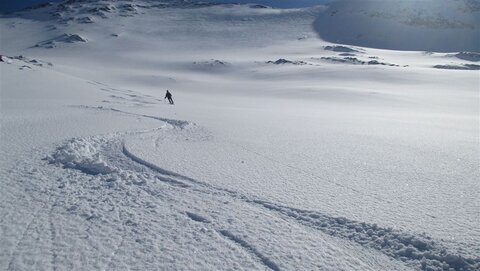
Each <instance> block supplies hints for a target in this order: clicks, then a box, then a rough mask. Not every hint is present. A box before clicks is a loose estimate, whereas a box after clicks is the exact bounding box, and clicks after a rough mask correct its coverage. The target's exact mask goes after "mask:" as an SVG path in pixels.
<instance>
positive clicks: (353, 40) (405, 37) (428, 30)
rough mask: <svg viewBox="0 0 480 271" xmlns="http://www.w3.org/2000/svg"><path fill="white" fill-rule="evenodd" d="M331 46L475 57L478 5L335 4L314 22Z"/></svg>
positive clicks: (470, 1) (449, 1)
mask: <svg viewBox="0 0 480 271" xmlns="http://www.w3.org/2000/svg"><path fill="white" fill-rule="evenodd" d="M315 29H316V30H317V31H318V33H319V35H320V36H321V37H322V38H323V39H325V40H328V41H330V42H336V43H344V44H350V45H358V46H367V47H374V48H384V49H394V50H415V51H437V52H453V51H474V52H480V2H479V1H478V0H442V1H436V0H422V1H417V0H404V1H380V0H361V1H356V0H339V1H335V2H333V3H332V4H330V5H329V8H328V10H327V12H325V13H323V14H321V15H320V16H319V18H318V19H317V20H316V22H315Z"/></svg>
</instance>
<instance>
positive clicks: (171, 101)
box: [164, 90, 175, 104]
mask: <svg viewBox="0 0 480 271" xmlns="http://www.w3.org/2000/svg"><path fill="white" fill-rule="evenodd" d="M164 99H168V102H169V103H170V104H175V103H174V102H173V99H172V93H170V91H168V90H167V93H166V94H165V98H164Z"/></svg>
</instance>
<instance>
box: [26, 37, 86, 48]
mask: <svg viewBox="0 0 480 271" xmlns="http://www.w3.org/2000/svg"><path fill="white" fill-rule="evenodd" d="M78 42H87V39H85V38H82V37H81V36H80V35H77V34H62V35H60V36H58V37H55V38H53V39H49V40H46V41H42V42H39V43H37V44H36V45H35V47H42V48H55V47H56V46H57V43H78Z"/></svg>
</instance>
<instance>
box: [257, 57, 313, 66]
mask: <svg viewBox="0 0 480 271" xmlns="http://www.w3.org/2000/svg"><path fill="white" fill-rule="evenodd" d="M265 63H267V64H275V65H283V64H293V65H308V63H307V62H305V61H291V60H287V59H284V58H280V59H278V60H276V61H267V62H265Z"/></svg>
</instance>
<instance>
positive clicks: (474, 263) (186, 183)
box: [9, 106, 480, 270]
mask: <svg viewBox="0 0 480 271" xmlns="http://www.w3.org/2000/svg"><path fill="white" fill-rule="evenodd" d="M80 107H81V108H86V109H95V110H108V111H113V112H117V113H119V114H125V115H131V116H137V117H144V118H151V119H155V120H159V121H161V122H164V123H165V125H163V126H161V127H159V128H156V129H152V130H148V131H134V132H126V133H117V134H111V135H106V136H97V137H89V138H86V139H85V138H84V139H73V140H71V141H69V142H68V143H67V144H66V145H65V146H62V147H60V148H58V149H57V150H56V152H55V153H54V154H52V155H50V156H49V157H48V158H47V159H48V160H49V161H50V163H52V164H60V165H62V166H63V167H65V168H71V169H75V170H80V171H82V172H83V173H85V174H88V175H105V176H109V175H116V176H112V178H118V177H119V176H120V178H121V176H122V172H129V173H131V174H129V176H130V177H131V176H135V177H134V178H133V179H132V183H133V184H135V185H137V187H139V188H140V189H142V190H143V191H145V192H147V193H148V194H150V195H151V196H152V197H156V196H158V194H157V192H155V191H151V190H150V188H148V185H146V184H147V183H148V182H150V181H152V179H153V181H161V182H163V183H165V184H166V185H168V186H172V187H175V188H178V189H186V190H188V191H189V192H191V193H197V194H205V195H209V196H211V197H213V198H215V197H217V198H218V200H222V199H224V198H225V197H226V198H230V199H231V200H234V201H240V202H244V203H247V204H248V205H249V206H251V207H252V208H260V209H264V210H268V211H269V212H271V213H272V214H273V215H274V216H276V217H281V218H283V219H286V220H288V221H291V222H294V223H297V224H300V225H302V226H305V227H308V228H311V229H315V230H318V231H320V232H322V233H325V234H328V235H330V236H333V237H336V238H341V239H343V240H348V241H352V242H355V243H357V244H359V245H361V246H364V247H366V248H369V249H375V250H377V251H379V252H381V253H383V254H385V255H387V256H389V257H391V258H393V259H396V260H401V261H403V262H405V263H407V265H409V266H413V267H415V268H422V269H424V270H445V269H444V268H447V269H446V270H449V269H448V268H451V269H453V270H478V268H480V259H478V258H466V257H463V256H462V255H456V254H454V253H449V252H448V251H447V250H446V249H445V248H444V247H443V246H442V245H441V244H439V243H437V242H436V241H435V240H432V239H431V238H430V237H428V236H427V235H425V234H411V233H406V232H401V231H398V230H393V229H391V228H382V227H380V226H378V225H376V224H369V223H365V222H358V221H353V220H350V219H348V218H345V217H332V216H329V215H326V214H323V213H321V212H318V211H311V210H300V209H296V208H292V207H289V206H283V205H281V204H277V203H273V202H269V201H268V200H265V199H260V198H255V197H254V196H251V195H244V194H241V193H238V192H236V191H231V190H228V189H224V188H220V187H216V186H214V185H211V184H209V183H207V182H203V181H200V180H196V179H193V178H190V177H188V176H183V175H181V174H178V173H175V172H172V171H169V170H166V169H163V168H161V167H159V166H158V165H155V164H152V163H149V162H147V161H145V160H143V159H142V158H141V157H138V156H136V155H135V154H134V153H132V152H131V151H130V150H129V149H128V147H127V146H126V144H125V140H126V139H125V138H126V137H128V136H137V135H150V136H158V133H160V132H161V133H163V134H162V135H163V136H168V133H169V132H182V130H185V129H197V128H198V126H196V125H195V124H192V123H189V122H187V121H180V120H172V119H166V118H161V117H156V116H149V115H143V114H136V113H130V112H126V111H121V110H118V109H115V108H105V107H89V106H80ZM82 146H84V147H86V148H85V149H86V150H87V153H84V152H83V153H82V151H78V150H79V149H80V150H81V149H82ZM259 155H261V154H259ZM295 169H296V168H295ZM142 174H143V175H142ZM54 206H55V204H54ZM54 206H52V208H54ZM183 215H185V216H186V217H188V218H189V219H191V220H192V221H194V222H198V223H202V224H205V225H208V227H210V228H213V230H214V231H215V232H217V233H218V234H219V235H221V236H223V237H224V238H225V239H226V240H228V241H230V242H233V243H235V244H236V245H237V246H238V247H240V248H242V249H244V250H245V251H246V252H247V253H248V254H250V255H251V256H252V257H253V258H256V259H257V261H258V262H259V263H261V264H262V265H264V266H265V268H267V269H270V270H280V269H281V268H280V267H279V263H276V262H275V261H274V260H272V259H270V258H269V257H268V256H267V255H266V254H265V253H263V252H262V251H261V250H260V249H258V248H257V247H256V246H255V244H252V243H250V242H249V241H247V240H245V239H243V238H241V237H240V236H239V235H237V234H235V233H233V232H231V231H229V230H226V229H223V228H216V225H215V223H214V219H212V218H207V217H204V216H202V215H200V214H197V213H195V212H193V211H184V212H183ZM119 216H120V215H119ZM120 220H122V221H123V224H122V225H123V227H124V228H123V230H122V231H123V232H124V235H122V237H121V240H120V241H119V242H118V244H117V245H116V246H115V248H114V250H113V253H112V255H111V257H110V259H109V260H108V263H107V266H108V267H111V266H112V264H113V262H114V261H115V257H116V256H117V255H118V253H119V251H120V250H121V249H122V246H123V245H124V242H125V237H126V236H125V234H126V233H125V232H126V228H125V227H126V226H128V224H129V223H134V222H131V221H130V220H124V219H123V218H120ZM34 221H35V216H34V217H33V218H32V221H31V222H30V224H29V225H28V226H27V228H26V230H25V232H24V234H23V235H24V236H25V233H26V232H27V231H29V228H30V227H31V224H32V223H34ZM129 221H130V222H129ZM134 224H135V223H134ZM50 227H51V231H52V234H51V236H52V243H53V242H54V241H55V240H54V239H55V235H56V234H55V228H54V225H53V220H51V222H50ZM23 238H24V237H22V238H21V240H20V241H19V244H17V247H18V246H19V245H20V244H21V243H22V240H23ZM17 250H18V249H15V251H14V254H13V255H12V258H11V260H10V263H9V269H11V268H10V267H11V265H12V262H13V260H14V258H15V257H16V251H17ZM56 258H57V253H56V252H54V251H52V265H53V266H55V264H54V263H55V261H56ZM427 267H428V268H430V269H426V268H427Z"/></svg>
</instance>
